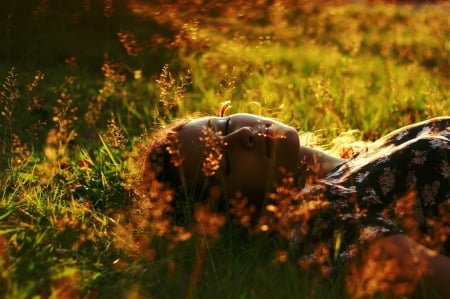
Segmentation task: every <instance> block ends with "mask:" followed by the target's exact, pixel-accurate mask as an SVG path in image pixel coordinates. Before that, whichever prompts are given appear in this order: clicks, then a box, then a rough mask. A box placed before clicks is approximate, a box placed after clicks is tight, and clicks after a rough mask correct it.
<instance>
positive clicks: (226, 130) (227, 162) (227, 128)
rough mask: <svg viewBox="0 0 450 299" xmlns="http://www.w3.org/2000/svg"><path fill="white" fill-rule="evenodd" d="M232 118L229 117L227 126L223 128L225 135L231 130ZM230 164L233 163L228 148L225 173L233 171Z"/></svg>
mask: <svg viewBox="0 0 450 299" xmlns="http://www.w3.org/2000/svg"><path fill="white" fill-rule="evenodd" d="M230 120H231V118H230V117H228V118H227V121H226V122H225V128H224V130H223V135H224V136H226V135H228V132H229V130H230ZM230 165H231V163H230V155H229V152H228V149H226V150H225V175H229V174H230V172H231V168H230Z"/></svg>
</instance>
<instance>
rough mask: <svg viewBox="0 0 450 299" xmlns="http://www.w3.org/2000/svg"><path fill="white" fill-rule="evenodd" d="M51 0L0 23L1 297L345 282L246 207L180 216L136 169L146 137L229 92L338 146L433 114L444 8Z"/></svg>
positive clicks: (340, 293)
mask: <svg viewBox="0 0 450 299" xmlns="http://www.w3.org/2000/svg"><path fill="white" fill-rule="evenodd" d="M53 2H55V1H48V3H50V4H51V5H50V4H49V6H46V4H45V3H44V2H43V4H42V5H37V4H36V5H34V4H30V6H29V7H28V8H20V7H18V6H15V5H13V6H11V7H10V8H8V9H9V10H10V12H11V14H10V19H6V20H7V21H5V24H6V25H8V26H7V32H0V33H2V34H3V33H4V34H3V35H2V36H4V37H3V38H4V39H5V41H4V43H3V45H6V46H4V47H3V49H2V53H6V54H7V55H5V59H4V60H2V61H1V62H0V81H1V83H2V86H1V88H0V104H1V106H0V155H1V157H0V167H1V172H0V187H1V188H0V190H1V191H0V297H5V298H29V297H33V296H42V297H51V296H53V297H54V298H74V297H92V298H97V297H99V298H109V297H124V298H128V297H133V296H135V297H137V298H140V297H145V298H182V297H186V298H212V297H214V298H217V297H219V298H305V297H308V298H330V297H334V298H343V297H345V294H344V289H343V280H344V277H343V275H339V273H338V275H335V276H331V277H327V278H323V277H322V276H321V275H319V274H318V272H317V271H312V270H305V269H303V268H301V267H300V265H299V263H298V262H299V261H298V259H297V257H296V256H295V252H291V251H290V249H289V244H288V242H286V240H285V239H284V238H282V237H280V236H279V235H276V234H273V235H272V234H269V233H264V232H261V231H270V230H272V229H273V228H272V227H269V225H268V224H266V223H261V226H262V225H267V227H266V226H265V227H264V229H259V230H256V231H254V230H252V229H250V225H249V222H248V221H249V220H248V218H246V216H247V213H249V211H247V210H245V207H240V206H238V205H237V204H236V205H235V206H233V208H234V210H233V213H234V215H235V217H236V218H237V219H238V221H235V222H240V224H239V225H237V224H236V223H234V222H233V223H231V222H232V221H229V220H230V218H228V217H229V215H228V216H227V217H224V216H223V215H221V214H220V215H219V214H217V213H215V212H214V211H210V210H209V208H208V207H207V206H196V207H194V213H193V216H192V218H193V223H190V224H189V225H186V226H182V225H179V223H177V222H176V221H175V220H174V219H172V217H170V213H168V212H170V209H171V204H172V202H171V200H172V197H171V194H172V193H171V190H165V189H163V187H162V186H161V185H159V184H158V183H156V182H153V183H152V184H151V185H150V186H148V185H147V186H145V187H146V188H147V189H145V188H144V189H142V185H140V181H139V180H140V178H141V174H142V167H143V158H144V157H143V153H144V149H145V145H146V143H147V142H148V139H149V136H150V135H151V133H152V131H153V130H155V129H157V128H159V127H160V126H162V125H165V124H167V123H169V122H171V121H172V120H174V119H177V118H190V117H193V116H196V115H210V114H215V115H219V111H220V108H221V105H222V104H221V103H223V102H226V101H230V102H231V108H230V109H229V111H228V113H235V112H251V113H256V114H261V115H265V116H272V117H275V118H278V119H280V120H282V121H284V122H286V123H289V124H290V125H292V126H294V127H295V128H297V129H298V130H299V132H300V133H302V142H303V141H305V143H309V144H314V145H317V146H323V147H324V148H326V149H330V150H332V151H334V152H336V153H339V154H342V155H343V156H345V155H348V151H349V149H348V146H347V144H348V143H351V146H350V147H351V148H353V149H357V148H358V146H361V144H363V143H364V142H367V141H371V140H373V139H375V138H377V137H379V136H381V135H383V134H385V133H386V132H388V131H390V130H393V129H395V128H397V127H399V126H402V125H406V124H409V123H411V122H414V121H419V120H423V119H425V118H428V117H433V116H438V115H448V114H450V89H449V86H450V81H449V78H450V77H449V67H450V66H449V61H448V57H449V53H450V26H449V23H448V22H449V21H448V16H447V14H446V13H445V12H446V11H448V7H447V6H446V5H445V4H441V6H430V7H415V6H408V5H406V6H394V5H379V6H361V5H314V4H312V3H309V2H308V1H306V2H302V1H300V2H298V3H297V2H295V1H294V2H295V5H293V2H291V1H287V0H286V1H276V3H275V4H274V5H272V6H269V5H268V4H267V3H263V4H261V5H260V6H258V5H252V4H250V3H247V2H245V1H237V2H236V3H233V4H230V3H228V1H224V2H220V1H218V2H214V3H215V4H214V5H213V4H211V6H206V7H202V9H200V10H199V7H198V6H197V5H195V4H193V3H191V2H190V1H178V2H175V3H171V4H167V3H163V2H164V1H156V2H152V3H147V4H146V5H143V4H142V3H139V1H133V5H129V6H133V7H134V10H128V7H127V6H126V5H121V6H116V5H118V4H117V2H116V1H105V3H103V2H102V5H100V6H101V7H100V6H97V5H93V6H89V5H88V2H89V1H87V2H86V3H87V4H86V3H85V4H86V5H85V6H83V7H79V4H78V2H77V1H74V2H70V1H69V2H70V5H69V4H68V6H67V7H66V8H67V9H66V10H65V11H64V13H62V12H59V11H58V5H57V3H56V2H55V3H53ZM263 2H264V1H263ZM307 2H308V3H307ZM124 3H125V2H124ZM130 3H131V1H130ZM130 3H128V4H130ZM125 4H126V3H125ZM215 5H216V6H215ZM114 8H115V9H114ZM8 9H7V10H8ZM20 9H23V10H20ZM27 9H28V10H27ZM28 14H29V15H31V16H32V18H31V20H32V21H30V22H29V19H25V18H26V16H28ZM55 15H57V16H58V18H57V19H56V25H57V24H59V25H61V24H64V26H62V25H61V26H62V27H63V28H65V29H66V30H67V32H65V31H64V30H59V29H60V28H59V27H58V26H56V25H55V24H54V23H52V18H50V17H52V16H55ZM16 16H18V17H16ZM21 22H25V23H24V24H29V25H27V26H25V27H23V28H22V27H19V24H20V23H21ZM89 24H90V25H89ZM95 25H98V26H95ZM30 26H31V27H32V26H36V27H35V28H39V30H42V31H39V34H37V35H36V39H33V32H31V31H30V30H31V29H30V28H31V27H30ZM89 26H91V27H89ZM56 28H58V32H59V33H56V30H55V29H56ZM86 28H89V30H88V31H89V32H87V31H86V30H87V29H86ZM2 30H3V29H2ZM5 30H6V29H5ZM22 30H24V31H25V33H26V34H24V33H23V32H22ZM27 30H28V31H29V32H28V31H27ZM63 31H64V34H63V35H62V34H61V32H63ZM71 33H73V35H71ZM88 33H89V34H88ZM15 34H16V35H17V38H14V35H15ZM65 36H72V39H71V40H75V41H76V42H70V43H65V41H66V39H65ZM73 36H76V38H75V39H73ZM96 36H98V37H99V40H97V39H96V38H95V37H96ZM19 37H20V38H19ZM43 37H45V38H43ZM100 37H101V38H100ZM54 45H56V46H54ZM24 50H26V51H25V52H24V53H25V54H26V55H25V54H24V55H25V56H24V57H23V59H22V57H21V56H20V54H19V53H22V52H23V51H24ZM19 58H20V59H19ZM305 132H313V134H312V135H308V134H306V133H305ZM292 192H295V190H294V189H292V190H291V189H289V188H286V189H285V194H284V196H285V197H287V198H288V197H289V196H290V195H292ZM280 196H281V195H280ZM291 197H292V196H291ZM239 202H240V203H242V201H239ZM286 202H288V201H286ZM286 208H288V206H286ZM280 225H281V224H280ZM261 226H260V228H261ZM280 227H281V226H280ZM205 228H207V230H205ZM282 228H283V229H285V228H286V227H282ZM286 229H289V227H287V228H286ZM272 232H273V230H272ZM322 266H324V265H322ZM325 268H326V267H325ZM325 268H323V269H325ZM319 272H320V271H319Z"/></svg>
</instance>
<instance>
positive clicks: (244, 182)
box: [178, 113, 300, 202]
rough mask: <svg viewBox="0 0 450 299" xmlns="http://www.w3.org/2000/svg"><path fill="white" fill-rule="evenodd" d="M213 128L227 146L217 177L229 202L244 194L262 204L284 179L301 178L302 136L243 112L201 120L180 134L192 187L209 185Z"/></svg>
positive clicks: (224, 149)
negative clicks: (206, 164)
mask: <svg viewBox="0 0 450 299" xmlns="http://www.w3.org/2000/svg"><path fill="white" fill-rule="evenodd" d="M208 128H209V129H210V131H209V132H210V133H211V134H213V136H214V138H215V139H216V144H217V143H221V146H220V148H221V154H222V158H221V159H220V160H219V164H218V165H217V166H218V169H217V170H216V171H215V172H214V174H213V175H212V176H211V178H212V179H213V181H215V182H217V184H218V185H219V186H222V188H221V192H222V195H223V196H224V197H225V198H230V197H233V196H235V195H236V193H237V192H241V193H242V195H243V196H246V197H248V198H249V199H250V200H252V201H257V202H262V201H263V200H264V196H265V194H267V192H270V191H271V190H273V188H274V186H275V185H276V184H277V183H279V182H280V181H281V179H282V178H283V177H287V176H293V177H294V178H298V176H299V173H298V172H299V167H298V166H299V150H300V144H299V138H298V134H297V131H296V130H295V129H294V128H292V127H289V126H287V125H284V124H282V123H280V122H277V121H275V120H273V119H269V118H264V117H260V116H255V115H252V114H243V113H242V114H234V115H230V116H226V117H207V118H200V119H197V120H193V121H190V122H188V123H187V124H186V125H185V126H184V127H183V128H182V129H181V130H180V131H179V134H178V138H179V144H180V150H181V154H182V158H183V162H182V168H183V172H184V176H185V179H186V181H187V183H189V184H200V185H199V186H202V183H203V182H204V180H205V173H204V172H203V171H202V165H203V163H204V161H205V158H206V156H207V155H208V153H210V152H211V150H210V149H208V146H210V145H208V144H210V143H208V142H207V141H205V130H208ZM211 130H212V131H211ZM213 132H214V133H213ZM206 139H207V138H206Z"/></svg>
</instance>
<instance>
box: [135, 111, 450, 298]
mask: <svg viewBox="0 0 450 299" xmlns="http://www.w3.org/2000/svg"><path fill="white" fill-rule="evenodd" d="M449 138H450V117H440V118H434V119H431V120H428V121H425V122H421V123H417V124H413V125H410V126H407V127H404V128H401V129H398V130H396V131H394V132H392V133H390V134H388V135H386V136H385V137H383V138H381V139H379V140H378V141H376V142H374V143H372V144H370V145H369V146H367V148H366V149H364V150H362V151H361V152H359V153H357V154H356V155H354V156H353V157H351V158H350V159H348V160H344V159H341V158H338V157H335V156H332V155H329V154H327V153H325V152H323V151H321V150H318V149H315V148H311V147H306V146H302V145H300V142H299V137H298V134H297V132H296V130H295V129H294V128H292V127H289V126H287V125H284V124H282V123H279V122H277V121H275V120H273V119H268V118H263V117H259V116H255V115H251V114H234V115H231V116H227V117H206V118H199V119H195V120H192V121H189V122H185V123H183V124H179V125H175V126H174V127H172V128H170V129H168V130H167V131H164V132H163V133H162V137H161V138H159V139H157V140H156V141H155V142H154V143H153V144H151V146H150V148H149V154H148V159H147V162H146V163H147V165H146V175H145V176H144V177H148V178H150V177H154V176H150V175H149V173H156V176H157V179H158V180H160V181H161V182H164V184H166V185H167V186H169V187H171V188H173V189H174V190H175V191H176V194H177V195H176V202H175V205H176V206H178V207H177V209H176V210H178V211H180V210H183V207H184V206H185V205H187V204H188V203H190V202H191V201H192V199H195V200H198V201H208V202H209V203H213V205H214V206H215V207H216V208H217V209H218V210H219V211H222V212H223V211H226V209H227V208H230V206H231V208H233V205H236V202H237V201H242V202H245V203H248V206H249V209H248V211H249V213H250V214H251V213H253V214H252V217H253V219H256V220H254V224H255V225H256V226H257V227H259V228H260V229H261V230H269V229H274V230H276V231H277V232H278V233H280V234H281V235H283V236H284V237H286V238H287V239H288V240H289V241H290V242H291V243H292V244H293V246H299V247H301V248H302V250H303V251H302V253H303V255H302V256H301V258H300V260H299V263H300V265H309V264H322V265H324V264H325V265H330V264H331V265H333V266H332V267H328V268H327V267H325V269H327V271H333V269H337V268H338V265H342V264H344V265H346V267H347V266H348V270H349V275H348V279H347V287H348V290H349V292H351V294H353V295H355V296H366V295H373V294H376V293H377V292H381V293H387V294H390V295H394V296H397V295H402V294H408V293H412V292H415V293H419V294H420V292H423V291H427V290H435V291H436V292H437V293H438V294H440V295H442V296H444V297H448V296H450V284H449V283H448V277H450V258H449V257H447V256H448V255H449V253H450V241H449V240H448V237H449V236H450V162H449V159H450V139H449ZM311 242H313V243H314V244H315V245H316V246H313V247H311V248H307V247H308V246H304V244H307V243H308V244H309V243H311ZM308 250H309V251H308ZM324 256H325V258H323V257H324ZM322 269H323V268H322ZM339 269H341V268H339Z"/></svg>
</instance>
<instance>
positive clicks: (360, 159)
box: [318, 117, 450, 259]
mask: <svg viewBox="0 0 450 299" xmlns="http://www.w3.org/2000/svg"><path fill="white" fill-rule="evenodd" d="M449 138H450V117H440V118H434V119H431V120H428V121H425V122H421V123H417V124H413V125H410V126H407V127H404V128H401V129H398V130H396V131H394V132H392V133H390V134H388V135H386V136H385V137H383V138H381V139H379V140H378V141H376V142H374V143H373V144H371V145H369V146H368V147H367V148H366V149H365V150H363V151H361V152H360V153H357V154H356V155H354V156H353V157H352V158H351V159H349V160H348V161H346V162H345V163H344V164H342V165H340V166H339V167H337V168H336V169H334V170H333V171H331V172H330V173H329V174H328V176H327V177H326V178H325V179H323V180H320V181H319V182H318V184H323V186H325V191H324V192H325V197H326V198H327V200H328V201H329V205H328V207H327V208H328V211H323V212H321V218H322V219H325V222H326V223H327V224H328V225H327V226H326V227H327V229H326V230H324V231H323V232H322V235H321V240H320V241H322V242H328V244H329V246H330V248H332V249H333V248H336V250H338V252H337V253H335V254H334V255H335V256H336V254H337V255H338V256H340V257H341V258H343V259H346V258H349V257H352V256H353V255H354V253H355V246H356V247H357V246H359V245H361V244H363V243H365V242H367V241H368V240H371V239H373V238H375V237H378V236H380V235H386V234H390V233H400V232H401V233H406V234H408V235H409V236H411V237H412V238H414V239H416V240H417V241H418V242H421V243H422V244H424V245H425V246H428V247H430V248H433V249H436V250H438V251H440V252H441V253H443V254H446V255H449V253H450V240H449V239H450V162H449V160H450V139H449ZM324 215H325V216H324ZM336 236H339V242H337V241H336V240H337V238H336ZM336 244H338V245H339V246H336Z"/></svg>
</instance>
